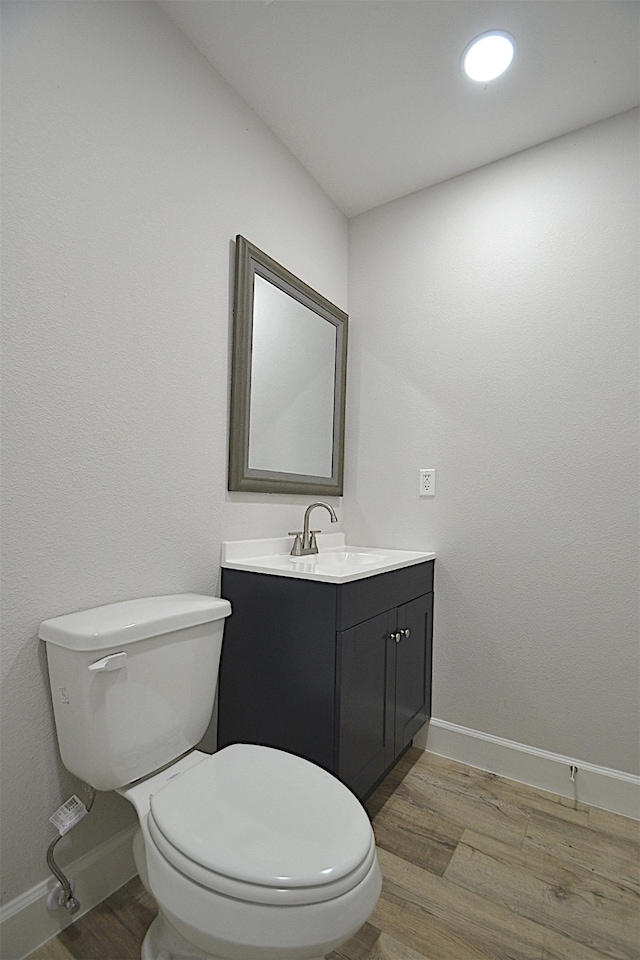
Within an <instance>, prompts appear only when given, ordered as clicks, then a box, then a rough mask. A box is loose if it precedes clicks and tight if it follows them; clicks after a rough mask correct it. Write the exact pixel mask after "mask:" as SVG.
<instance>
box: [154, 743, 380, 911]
mask: <svg viewBox="0 0 640 960" xmlns="http://www.w3.org/2000/svg"><path fill="white" fill-rule="evenodd" d="M147 826H148V829H149V833H150V835H151V838H152V839H153V842H154V843H155V844H156V846H157V848H158V850H159V851H160V852H161V854H162V855H163V856H164V857H165V858H166V859H167V860H168V861H169V862H170V863H171V864H172V865H173V866H174V867H176V869H178V870H179V871H180V872H181V873H182V874H184V875H186V876H187V877H189V878H190V879H192V880H194V881H195V882H196V883H199V884H201V885H202V886H204V887H208V888H209V889H211V890H215V891H217V892H218V893H222V894H224V895H226V896H231V897H234V898H235V899H239V900H247V901H250V902H253V903H265V904H269V903H271V904H280V905H285V904H304V903H320V902H322V901H325V900H330V899H332V898H333V897H337V896H341V895H342V894H344V893H346V892H347V891H349V890H351V889H353V888H354V887H355V886H356V885H357V884H358V883H360V882H361V881H362V879H363V878H364V877H365V876H366V875H367V874H368V872H369V871H370V870H371V867H372V864H373V863H374V861H375V841H374V837H373V831H372V829H371V824H370V822H369V819H368V817H367V814H366V813H365V811H364V809H363V807H362V806H361V804H360V802H359V801H358V800H357V799H356V797H355V796H354V795H353V794H352V793H351V792H350V791H349V790H348V789H347V788H346V787H345V786H344V785H343V784H342V783H340V781H338V780H337V779H336V778H335V777H333V776H332V775H331V774H329V773H327V772H326V771H324V770H322V769H321V768H319V767H317V766H315V764H312V763H309V762H308V761H306V760H303V759H301V758H300V757H296V756H293V755H292V754H288V753H285V752H283V751H281V750H275V749H272V748H270V747H260V746H256V745H254V744H233V745H232V746H229V747H225V748H224V749H223V750H220V751H219V752H218V753H215V754H213V755H211V756H210V757H207V759H206V760H203V761H202V762H201V763H199V764H197V766H194V767H192V768H191V769H189V770H187V771H186V772H185V773H183V774H182V775H181V776H180V777H178V778H176V779H175V780H172V781H171V782H169V783H168V784H166V786H164V787H162V789H161V790H159V791H158V792H157V793H155V794H154V795H153V796H152V797H151V802H150V810H149V815H148V822H147Z"/></svg>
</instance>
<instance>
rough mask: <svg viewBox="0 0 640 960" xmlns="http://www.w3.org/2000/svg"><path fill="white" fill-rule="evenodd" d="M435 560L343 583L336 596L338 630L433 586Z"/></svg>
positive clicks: (407, 599) (395, 605) (403, 601)
mask: <svg viewBox="0 0 640 960" xmlns="http://www.w3.org/2000/svg"><path fill="white" fill-rule="evenodd" d="M433 567H434V561H433V560H428V561H427V562H426V563H417V564H415V565H414V566H412V567H402V569H400V570H390V571H389V572H388V573H379V574H378V575H377V576H375V577H365V578H364V579H363V580H352V581H351V582H349V583H343V584H342V585H341V587H340V589H339V591H338V597H337V610H336V616H337V626H336V628H337V630H339V631H340V630H348V629H349V627H353V626H355V625H356V624H357V623H362V622H363V620H369V619H370V618H371V617H373V616H377V615H378V614H379V613H384V611H385V610H390V609H391V608H392V607H399V606H401V605H402V604H403V603H408V602H409V601H410V600H413V599H415V597H421V596H422V595H423V594H425V593H431V591H432V590H433Z"/></svg>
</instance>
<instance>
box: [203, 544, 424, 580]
mask: <svg viewBox="0 0 640 960" xmlns="http://www.w3.org/2000/svg"><path fill="white" fill-rule="evenodd" d="M317 543H318V553H317V554H313V555H310V556H306V557H292V556H291V555H290V554H291V547H292V545H293V537H277V538H271V539H264V540H228V541H226V542H224V543H223V544H222V558H221V564H222V566H223V567H225V568H226V569H228V570H246V571H248V572H250V573H266V574H270V575H272V576H277V577H293V578H294V579H300V580H317V581H320V582H322V583H348V582H349V581H351V580H362V579H363V578H364V577H372V576H375V575H376V574H379V573H387V572H388V571H389V570H399V569H401V568H402V567H410V566H413V565H415V564H416V563H425V562H426V561H427V560H434V559H435V553H432V552H421V551H415V550H390V549H387V548H386V547H359V546H351V545H349V546H347V545H346V542H345V535H344V533H321V534H318V536H317Z"/></svg>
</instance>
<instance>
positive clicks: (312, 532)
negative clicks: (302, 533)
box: [309, 530, 322, 553]
mask: <svg viewBox="0 0 640 960" xmlns="http://www.w3.org/2000/svg"><path fill="white" fill-rule="evenodd" d="M316 533H322V530H309V549H310V550H313V552H314V553H317V552H318V544H317V543H316Z"/></svg>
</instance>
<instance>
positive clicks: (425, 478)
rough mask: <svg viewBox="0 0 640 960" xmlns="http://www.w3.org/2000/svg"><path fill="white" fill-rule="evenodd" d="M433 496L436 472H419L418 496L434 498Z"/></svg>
mask: <svg viewBox="0 0 640 960" xmlns="http://www.w3.org/2000/svg"><path fill="white" fill-rule="evenodd" d="M435 495H436V471H435V470H421V471H420V491H419V496H421V497H435Z"/></svg>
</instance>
